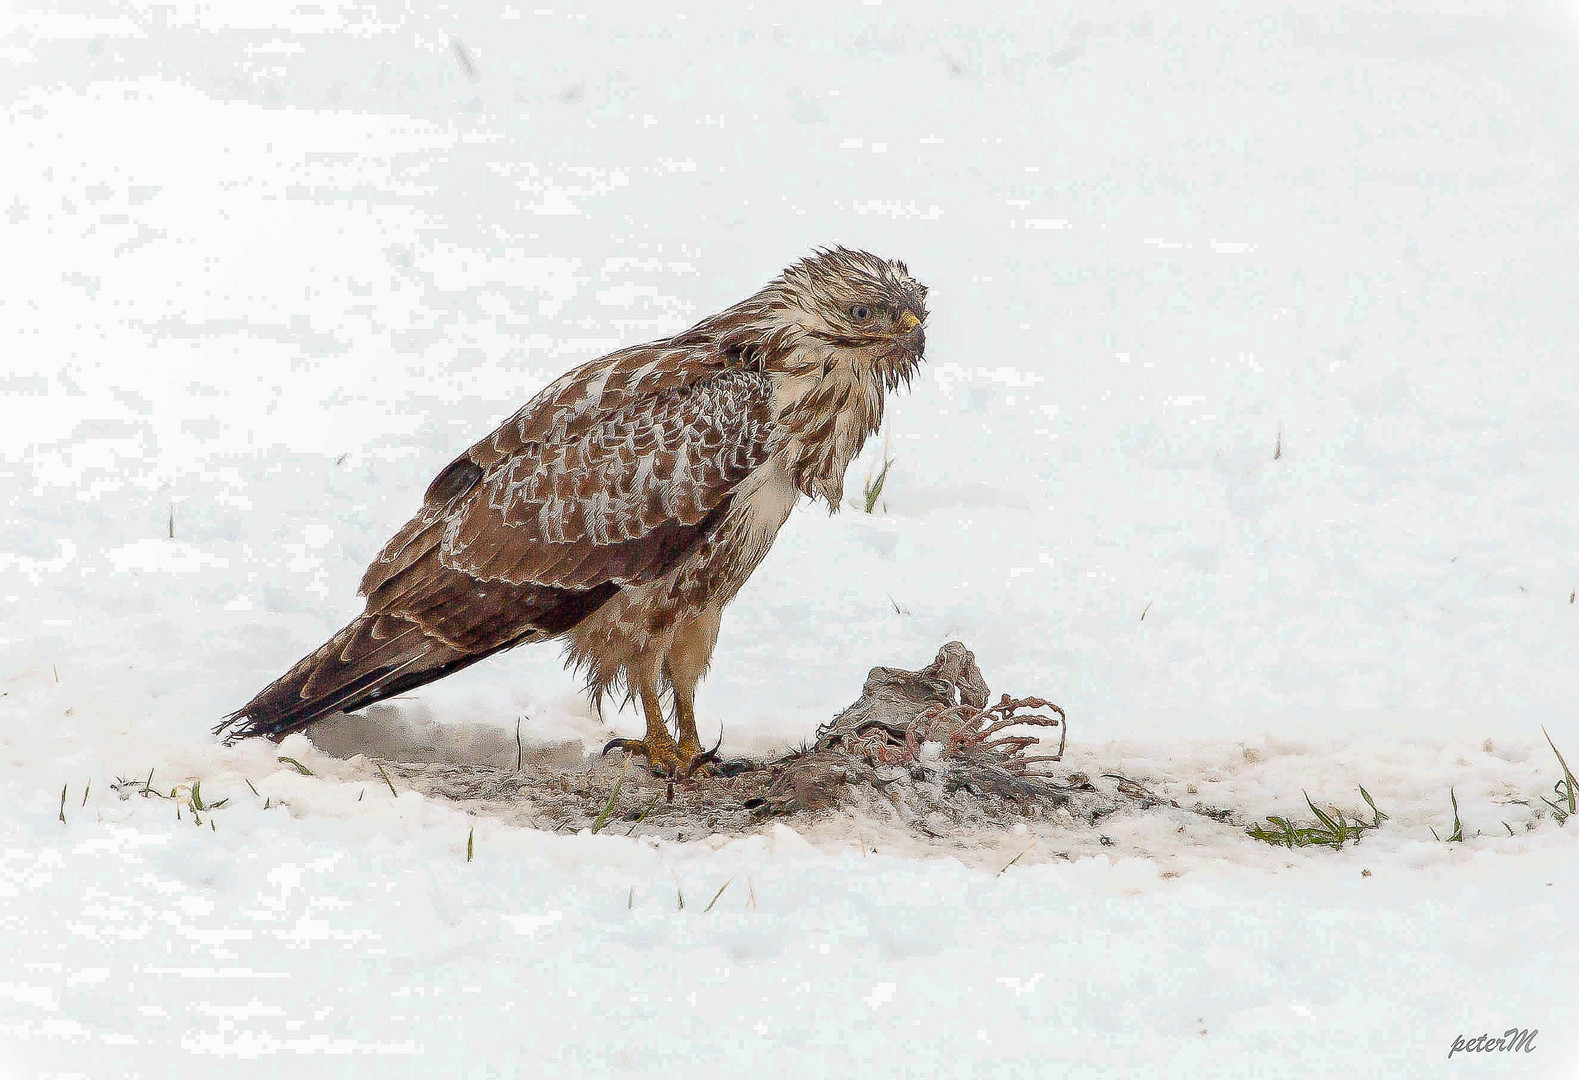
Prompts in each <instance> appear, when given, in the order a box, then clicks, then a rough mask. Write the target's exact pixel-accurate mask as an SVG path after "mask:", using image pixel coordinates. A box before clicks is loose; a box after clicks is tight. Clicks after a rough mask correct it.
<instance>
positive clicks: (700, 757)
mask: <svg viewBox="0 0 1579 1080" xmlns="http://www.w3.org/2000/svg"><path fill="white" fill-rule="evenodd" d="M723 745H724V737H723V736H722V735H720V736H719V737H718V741H717V742H716V743H714V744H713V748H712V749H711V750H704V751H703V752H702V753H700V754H697V755H696V756H695V757H694V758H692V759H691V763H690V764H689V765H687V766H686V767H685V774H684V775H685V777H686V779H690V777H691V775H692V774H693V773H695V772H696V770H697V769H700V768H702V767H703V766H705V765H708V764H710V763H712V762H714V761H717V760H718V748H719V747H720V746H723Z"/></svg>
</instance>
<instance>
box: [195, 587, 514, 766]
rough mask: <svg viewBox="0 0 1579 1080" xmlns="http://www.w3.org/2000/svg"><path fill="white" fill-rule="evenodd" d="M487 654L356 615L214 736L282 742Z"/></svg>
mask: <svg viewBox="0 0 1579 1080" xmlns="http://www.w3.org/2000/svg"><path fill="white" fill-rule="evenodd" d="M492 651H497V650H492ZM487 655H491V651H490V652H482V653H464V652H459V651H457V650H455V649H453V648H451V647H449V646H448V645H445V644H444V643H443V642H441V641H438V640H435V639H434V638H430V637H428V636H427V635H425V634H423V633H422V631H421V628H420V627H419V626H417V625H416V624H415V623H413V622H410V621H408V620H405V619H401V618H398V617H393V616H388V615H383V616H378V615H363V616H360V617H358V618H357V619H355V620H353V621H352V622H351V623H350V624H349V625H347V626H346V627H345V628H344V629H343V630H341V631H340V632H339V633H337V634H335V635H334V637H332V638H330V639H329V640H328V641H326V642H324V644H322V645H321V646H319V647H318V648H317V649H315V650H314V651H313V652H312V653H311V654H309V655H308V656H305V657H303V658H302V659H301V660H299V661H298V662H297V663H296V665H295V666H294V667H292V668H291V669H290V670H289V671H287V672H286V673H285V674H284V675H282V676H280V677H279V678H278V679H276V680H274V682H272V683H270V684H269V685H268V686H266V687H264V688H263V689H262V690H261V691H259V692H258V695H257V696H256V697H254V698H253V699H252V700H251V701H249V702H247V704H245V705H243V706H242V707H241V708H240V709H237V710H236V711H235V712H233V713H231V714H230V715H229V716H227V717H226V718H225V719H224V720H223V721H222V722H221V723H220V724H219V726H218V727H216V728H215V729H214V734H216V735H220V736H222V737H223V738H224V740H225V742H227V743H231V742H235V741H236V740H237V739H245V738H250V737H252V736H255V735H262V736H265V737H267V738H270V739H275V740H279V739H283V738H284V737H285V736H286V735H289V734H291V733H292V732H294V731H300V730H301V729H302V728H305V727H306V726H307V725H309V724H311V723H312V722H313V721H315V720H318V719H321V718H322V717H325V716H328V715H329V714H330V713H334V712H350V711H352V710H355V709H360V708H364V707H365V706H367V705H371V704H372V703H373V702H375V701H379V700H382V699H384V698H388V697H393V696H394V695H396V694H400V693H404V692H405V691H407V690H411V689H414V688H416V687H418V686H422V685H424V684H425V683H430V682H432V681H434V680H435V679H441V678H443V677H444V676H445V675H448V674H450V673H451V672H453V671H458V670H460V669H461V668H463V667H468V666H470V665H471V664H474V663H476V662H477V661H478V660H481V659H482V658H483V657H484V656H487Z"/></svg>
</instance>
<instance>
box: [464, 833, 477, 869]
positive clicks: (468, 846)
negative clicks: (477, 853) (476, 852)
mask: <svg viewBox="0 0 1579 1080" xmlns="http://www.w3.org/2000/svg"><path fill="white" fill-rule="evenodd" d="M476 832H477V826H476V825H473V826H472V827H471V828H469V829H467V830H466V861H467V862H471V861H472V837H473V835H475V834H476Z"/></svg>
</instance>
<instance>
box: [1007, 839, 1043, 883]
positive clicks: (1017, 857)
mask: <svg viewBox="0 0 1579 1080" xmlns="http://www.w3.org/2000/svg"><path fill="white" fill-rule="evenodd" d="M1035 846H1036V842H1035V841H1034V840H1033V841H1032V842H1031V844H1030V846H1029V847H1027V848H1026V849H1025V851H1022V852H1020V854H1019V855H1016V856H1015V857H1014V858H1012V859H1010V860H1009V861H1008V862H1006V863H1004V864H1003V870H1007V869H1009V867H1011V866H1013V865H1014V864H1015V863H1017V862H1019V861H1020V856H1021V855H1024V854H1026V852H1029V851H1030V850H1031V848H1033V847H1035ZM1003 870H999V871H998V876H999V877H1002V876H1003Z"/></svg>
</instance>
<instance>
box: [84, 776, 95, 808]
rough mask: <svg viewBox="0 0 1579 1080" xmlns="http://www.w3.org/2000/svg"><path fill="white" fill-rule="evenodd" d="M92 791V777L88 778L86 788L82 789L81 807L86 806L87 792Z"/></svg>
mask: <svg viewBox="0 0 1579 1080" xmlns="http://www.w3.org/2000/svg"><path fill="white" fill-rule="evenodd" d="M92 790H93V777H91V776H90V777H88V786H87V787H85V788H83V789H82V805H83V806H87V805H88V792H90V791H92Z"/></svg>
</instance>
